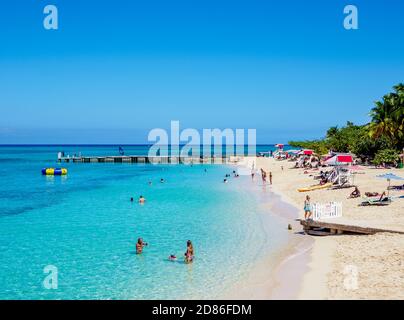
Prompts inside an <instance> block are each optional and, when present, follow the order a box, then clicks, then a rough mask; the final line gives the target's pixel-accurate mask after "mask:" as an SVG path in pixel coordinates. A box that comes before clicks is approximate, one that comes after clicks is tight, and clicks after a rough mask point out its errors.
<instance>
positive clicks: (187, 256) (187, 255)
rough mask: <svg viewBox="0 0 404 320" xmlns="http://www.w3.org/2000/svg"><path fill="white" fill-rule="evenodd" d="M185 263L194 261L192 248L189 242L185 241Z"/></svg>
mask: <svg viewBox="0 0 404 320" xmlns="http://www.w3.org/2000/svg"><path fill="white" fill-rule="evenodd" d="M184 255H185V263H192V261H193V260H194V247H193V245H192V242H191V240H188V241H187V251H186V252H185V254H184Z"/></svg>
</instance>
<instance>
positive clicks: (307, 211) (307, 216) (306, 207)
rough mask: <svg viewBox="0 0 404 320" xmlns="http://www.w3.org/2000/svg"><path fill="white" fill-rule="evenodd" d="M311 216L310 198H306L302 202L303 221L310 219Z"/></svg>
mask: <svg viewBox="0 0 404 320" xmlns="http://www.w3.org/2000/svg"><path fill="white" fill-rule="evenodd" d="M311 215H312V212H311V203H310V197H309V196H306V200H304V219H305V220H307V219H310V218H311Z"/></svg>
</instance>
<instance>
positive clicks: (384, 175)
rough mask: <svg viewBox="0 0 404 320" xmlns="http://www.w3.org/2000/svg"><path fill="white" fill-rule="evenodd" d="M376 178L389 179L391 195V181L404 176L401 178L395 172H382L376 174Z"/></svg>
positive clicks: (388, 189)
mask: <svg viewBox="0 0 404 320" xmlns="http://www.w3.org/2000/svg"><path fill="white" fill-rule="evenodd" d="M376 178H379V179H387V181H388V182H389V186H388V188H387V196H388V195H389V192H390V183H391V180H404V178H401V177H399V176H397V175H395V174H393V173H385V174H381V175H378V176H376Z"/></svg>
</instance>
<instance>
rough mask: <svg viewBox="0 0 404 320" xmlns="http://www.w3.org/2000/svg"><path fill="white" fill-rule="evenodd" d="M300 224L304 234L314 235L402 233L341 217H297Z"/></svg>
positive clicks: (401, 232) (402, 232)
mask: <svg viewBox="0 0 404 320" xmlns="http://www.w3.org/2000/svg"><path fill="white" fill-rule="evenodd" d="M299 221H300V224H301V225H302V226H303V230H304V232H305V233H306V234H310V235H315V236H327V235H336V234H343V233H348V234H375V233H379V232H389V233H398V234H404V231H401V230H389V229H383V228H379V227H375V226H372V225H369V224H368V223H364V222H354V221H349V220H347V219H343V218H336V219H330V220H327V221H325V220H317V221H316V220H304V219H299Z"/></svg>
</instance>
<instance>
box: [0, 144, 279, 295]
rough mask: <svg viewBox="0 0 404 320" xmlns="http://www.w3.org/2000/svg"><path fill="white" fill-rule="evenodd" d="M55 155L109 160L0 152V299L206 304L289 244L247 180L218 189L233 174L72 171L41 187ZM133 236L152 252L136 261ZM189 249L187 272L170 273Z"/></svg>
mask: <svg viewBox="0 0 404 320" xmlns="http://www.w3.org/2000/svg"><path fill="white" fill-rule="evenodd" d="M124 148H125V152H126V153H127V154H145V153H146V152H147V147H146V146H131V147H129V146H127V147H124ZM260 148H261V149H260ZM269 149H270V147H268V146H261V147H257V151H267V150H269ZM272 149H273V148H272ZM60 150H64V151H65V152H66V153H70V154H71V155H73V154H74V153H77V154H78V153H79V152H81V153H82V154H83V155H114V154H117V147H113V146H104V147H101V146H69V147H67V146H63V147H56V146H19V147H14V146H13V147H11V146H0V178H1V182H2V183H1V184H0V261H1V264H0V299H181V298H184V299H187V298H215V297H218V296H219V295H220V294H221V292H222V291H223V290H225V289H226V288H229V287H230V286H231V285H232V284H234V283H235V282H236V281H237V280H238V279H240V278H241V277H244V276H245V275H247V274H248V272H249V269H250V268H251V266H252V265H253V264H254V263H255V262H257V261H258V260H259V259H260V258H262V257H263V256H264V255H267V254H270V253H271V252H274V251H275V250H276V249H278V248H280V247H281V246H282V245H283V244H285V243H286V241H287V239H286V236H285V234H284V233H282V232H281V231H280V229H281V228H280V227H279V224H280V222H279V221H278V220H277V219H276V218H275V217H272V216H271V215H268V213H266V212H264V211H263V209H262V196H263V195H262V194H261V195H257V194H256V193H253V192H252V190H253V189H254V188H258V186H256V185H254V187H253V188H251V186H252V185H253V183H252V182H251V179H250V178H249V177H240V178H238V179H235V178H231V179H230V181H229V183H228V184H224V183H223V182H222V181H223V177H224V175H225V174H226V173H231V171H232V170H233V168H231V167H228V166H224V165H223V166H220V165H194V166H186V165H141V164H108V163H100V164H98V163H95V164H90V163H88V164H72V163H70V164H63V167H66V168H67V169H68V175H67V176H66V177H47V176H42V175H41V168H43V167H55V166H59V165H58V164H57V163H56V161H55V160H56V154H57V152H58V151H60ZM205 169H206V172H205ZM160 178H164V179H165V181H166V182H165V183H163V184H161V183H160V182H159V180H160ZM148 181H152V182H153V183H152V185H149V184H148ZM139 195H144V196H145V197H146V199H147V203H146V204H145V205H143V206H141V205H139V204H138V203H137V202H136V199H137V198H138V197H139ZM130 197H134V198H135V202H134V203H131V202H130V201H129V199H130ZM138 237H143V238H144V240H145V241H146V242H148V243H149V246H148V247H146V248H145V250H144V253H143V254H142V255H136V254H135V242H136V239H137V238H138ZM188 239H191V240H192V241H193V243H194V247H195V252H196V260H195V262H194V263H193V264H192V265H186V264H184V263H183V262H182V259H179V260H178V262H169V261H168V260H167V257H168V256H169V255H170V254H176V255H177V256H179V257H180V258H181V257H182V256H183V253H184V251H185V249H186V241H187V240H188ZM47 265H54V266H55V267H57V269H58V289H54V290H52V289H51V290H50V289H46V288H45V287H44V286H43V280H44V278H45V277H46V274H45V273H44V268H45V267H46V266H47Z"/></svg>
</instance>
